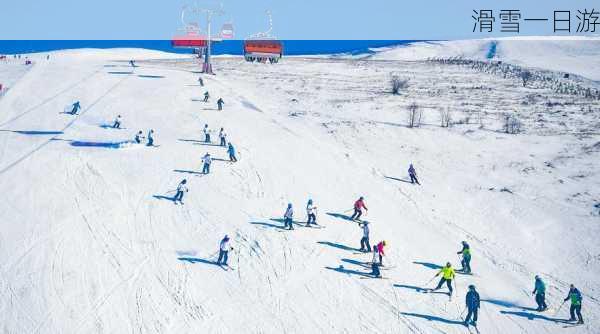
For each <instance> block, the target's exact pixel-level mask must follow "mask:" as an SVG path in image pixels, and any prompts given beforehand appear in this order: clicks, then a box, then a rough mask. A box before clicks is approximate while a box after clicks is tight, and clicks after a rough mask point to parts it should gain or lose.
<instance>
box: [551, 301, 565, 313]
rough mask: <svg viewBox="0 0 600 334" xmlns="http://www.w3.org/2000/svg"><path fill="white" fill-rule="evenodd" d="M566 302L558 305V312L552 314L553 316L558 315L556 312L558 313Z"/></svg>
mask: <svg viewBox="0 0 600 334" xmlns="http://www.w3.org/2000/svg"><path fill="white" fill-rule="evenodd" d="M565 302H566V300H563V302H562V304H560V306H559V307H558V310H556V313H554V316H556V315H558V312H560V309H561V308H562V307H563V305H565Z"/></svg>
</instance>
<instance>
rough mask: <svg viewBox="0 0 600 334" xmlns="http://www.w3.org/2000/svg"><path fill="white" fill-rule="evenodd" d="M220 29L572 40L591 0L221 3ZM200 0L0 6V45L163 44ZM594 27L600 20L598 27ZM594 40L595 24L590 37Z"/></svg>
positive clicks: (310, 35)
mask: <svg viewBox="0 0 600 334" xmlns="http://www.w3.org/2000/svg"><path fill="white" fill-rule="evenodd" d="M221 2H222V3H223V8H224V10H225V11H226V13H225V15H223V16H221V17H217V18H216V19H215V23H216V26H217V27H219V26H220V25H221V23H223V22H225V21H229V20H231V21H233V23H234V26H235V30H236V38H237V39H243V38H245V37H247V36H248V35H250V34H252V33H255V32H258V31H262V30H265V29H266V27H267V18H266V16H265V14H264V12H265V10H267V9H269V10H271V11H272V13H273V21H274V33H275V34H276V35H277V37H279V38H281V39H462V38H479V37H489V36H510V35H516V34H514V33H512V34H510V33H501V32H500V31H499V30H500V29H499V28H500V25H499V18H498V17H497V15H498V11H499V10H501V9H519V10H520V11H521V14H522V17H523V18H528V17H531V18H548V19H550V21H548V22H531V21H530V22H523V21H521V23H520V30H521V33H520V35H553V34H554V33H553V26H552V24H553V22H552V18H553V11H554V10H571V11H572V13H571V16H572V23H571V25H572V27H571V29H572V33H571V34H572V35H581V33H575V32H574V30H575V28H576V27H577V22H576V18H575V14H576V12H577V10H578V9H581V10H583V9H585V8H587V9H588V10H591V8H592V7H593V6H594V5H595V6H596V11H600V2H598V0H594V1H590V0H570V1H567V0H562V1H559V0H544V1H540V0H537V1H534V0H521V1H512V0H508V1H497V0H496V1H490V0H488V1H478V0H454V1H447V0H446V1H424V0H417V1H407V0H370V1H365V0H363V1H358V0H295V1H291V0H223V1H221ZM194 3H198V4H205V5H207V6H212V7H215V5H216V4H218V3H219V2H216V1H212V0H210V1H201V0H190V1H182V0H152V1H150V0H145V1H142V0H119V1H117V0H37V1H36V0H24V1H10V0H0V39H169V38H170V37H171V36H172V35H173V34H175V33H176V32H177V29H179V28H181V23H180V13H181V8H182V7H183V5H186V4H194ZM473 9H476V10H479V9H492V10H494V14H495V16H496V26H495V30H496V31H495V32H494V33H492V34H481V33H473V32H472V29H473V23H474V21H473V19H472V18H471V15H472V14H473V13H472V10H473ZM598 22H599V23H600V20H599V21H598ZM596 34H600V24H599V25H598V26H597V33H596Z"/></svg>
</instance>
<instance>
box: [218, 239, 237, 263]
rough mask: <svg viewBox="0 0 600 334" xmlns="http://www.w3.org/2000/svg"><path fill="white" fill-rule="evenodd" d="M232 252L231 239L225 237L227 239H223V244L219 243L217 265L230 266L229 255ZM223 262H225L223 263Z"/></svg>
mask: <svg viewBox="0 0 600 334" xmlns="http://www.w3.org/2000/svg"><path fill="white" fill-rule="evenodd" d="M230 250H233V247H231V246H230V245H229V237H228V236H227V235H225V237H223V239H222V240H221V243H219V259H218V260H217V265H219V266H220V265H225V266H228V264H227V254H228V253H229V251H230ZM221 260H222V261H223V262H221Z"/></svg>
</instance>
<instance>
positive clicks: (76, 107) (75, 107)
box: [71, 101, 81, 115]
mask: <svg viewBox="0 0 600 334" xmlns="http://www.w3.org/2000/svg"><path fill="white" fill-rule="evenodd" d="M79 109H81V105H80V104H79V101H77V102H75V103H73V106H72V109H71V115H77V112H78V111H79Z"/></svg>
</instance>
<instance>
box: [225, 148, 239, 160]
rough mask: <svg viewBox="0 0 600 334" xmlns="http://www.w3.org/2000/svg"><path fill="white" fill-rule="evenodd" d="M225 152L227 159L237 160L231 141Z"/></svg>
mask: <svg viewBox="0 0 600 334" xmlns="http://www.w3.org/2000/svg"><path fill="white" fill-rule="evenodd" d="M227 153H229V161H231V162H237V158H236V157H235V148H234V147H233V145H232V144H231V143H229V147H227Z"/></svg>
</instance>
